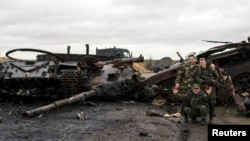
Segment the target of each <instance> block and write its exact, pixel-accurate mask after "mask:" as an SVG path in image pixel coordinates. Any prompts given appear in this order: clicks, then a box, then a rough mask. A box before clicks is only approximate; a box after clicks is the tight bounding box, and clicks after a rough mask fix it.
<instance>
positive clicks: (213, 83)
mask: <svg viewBox="0 0 250 141" xmlns="http://www.w3.org/2000/svg"><path fill="white" fill-rule="evenodd" d="M201 79H203V80H204V83H203V84H207V85H209V86H216V87H224V88H226V86H225V85H224V84H221V83H220V82H218V81H212V78H210V77H206V76H201Z"/></svg>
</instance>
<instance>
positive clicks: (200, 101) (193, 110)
mask: <svg viewBox="0 0 250 141" xmlns="http://www.w3.org/2000/svg"><path fill="white" fill-rule="evenodd" d="M177 96H178V97H179V98H181V99H183V103H182V107H183V109H182V114H186V115H187V116H188V117H189V118H192V120H194V119H196V117H201V120H202V121H203V122H205V121H206V116H207V114H208V112H209V105H208V97H207V94H206V93H205V92H204V91H203V90H200V92H199V93H198V94H194V93H193V91H191V92H190V93H189V94H181V93H178V94H177Z"/></svg>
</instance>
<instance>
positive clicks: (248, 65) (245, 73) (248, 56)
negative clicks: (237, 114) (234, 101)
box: [197, 37, 250, 93]
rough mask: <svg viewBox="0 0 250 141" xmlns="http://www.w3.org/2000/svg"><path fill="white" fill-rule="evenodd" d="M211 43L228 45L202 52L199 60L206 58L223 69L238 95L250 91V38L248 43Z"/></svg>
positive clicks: (198, 56)
mask: <svg viewBox="0 0 250 141" xmlns="http://www.w3.org/2000/svg"><path fill="white" fill-rule="evenodd" d="M209 42H215V43H226V44H224V45H220V46H216V47H212V48H210V49H208V50H207V51H204V52H201V53H199V54H198V55H197V58H198V59H199V58H201V57H206V58H208V59H209V60H210V62H212V63H214V64H215V65H216V66H218V67H220V68H223V69H224V71H225V73H227V74H228V75H230V76H231V78H232V80H233V84H234V87H235V91H236V92H237V93H242V92H245V91H250V37H248V40H247V41H241V42H237V43H231V42H219V41H209Z"/></svg>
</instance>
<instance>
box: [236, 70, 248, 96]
mask: <svg viewBox="0 0 250 141" xmlns="http://www.w3.org/2000/svg"><path fill="white" fill-rule="evenodd" d="M233 83H234V85H235V90H236V93H242V92H245V91H247V90H248V89H250V72H244V73H241V74H239V75H237V76H236V77H234V78H233Z"/></svg>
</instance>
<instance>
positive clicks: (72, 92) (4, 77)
mask: <svg viewBox="0 0 250 141" xmlns="http://www.w3.org/2000/svg"><path fill="white" fill-rule="evenodd" d="M16 51H30V52H39V53H45V54H47V55H49V56H50V57H51V56H52V57H51V58H54V60H53V59H52V60H53V61H50V60H44V61H41V60H39V61H38V60H21V59H17V58H14V57H12V56H10V55H11V54H12V53H14V52H16ZM69 55H70V54H69ZM6 56H7V57H8V58H9V60H6V61H4V62H2V63H1V64H0V93H1V95H13V96H19V97H21V96H22V97H38V98H40V97H52V98H54V99H55V100H59V102H57V101H56V102H54V103H56V104H54V106H56V107H59V106H61V105H65V104H70V103H72V102H75V101H78V100H80V99H81V100H84V99H85V97H89V96H91V97H93V96H105V97H119V96H122V95H124V94H129V93H130V92H131V91H133V90H134V89H135V88H136V87H137V86H138V83H139V82H140V81H141V79H142V77H141V75H140V73H139V72H137V71H136V70H134V69H133V68H132V67H131V66H132V63H133V62H143V61H144V57H143V56H139V57H137V58H123V59H113V60H109V61H97V59H96V58H95V57H94V56H84V57H83V58H82V59H81V60H78V61H67V62H65V61H64V59H63V58H62V57H60V56H59V55H57V54H54V53H51V52H48V51H44V50H38V49H28V48H20V49H14V50H10V51H8V52H7V53H6ZM45 110H51V109H50V108H45V109H44V108H43V109H42V110H38V111H35V112H27V114H26V113H24V116H25V115H27V116H30V115H35V113H40V112H45Z"/></svg>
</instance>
